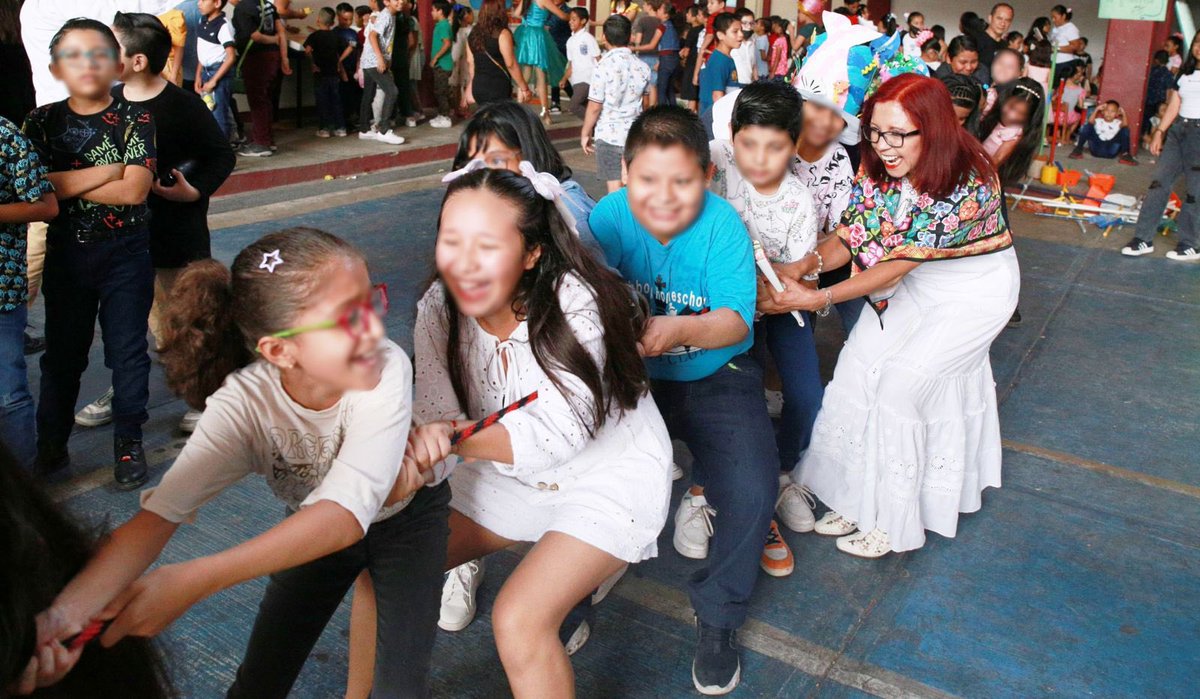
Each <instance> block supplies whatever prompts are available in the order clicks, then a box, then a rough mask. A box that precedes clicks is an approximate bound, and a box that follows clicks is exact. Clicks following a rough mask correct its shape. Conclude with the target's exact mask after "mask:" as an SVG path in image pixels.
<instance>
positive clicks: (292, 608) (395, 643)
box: [226, 483, 450, 699]
mask: <svg viewBox="0 0 1200 699" xmlns="http://www.w3.org/2000/svg"><path fill="white" fill-rule="evenodd" d="M449 518H450V485H449V484H448V483H442V484H441V485H439V486H437V487H434V488H422V489H421V490H420V491H419V492H418V493H417V494H416V497H414V498H413V500H412V502H410V503H409V504H408V507H406V508H404V509H403V510H401V511H400V512H399V513H398V514H396V515H393V516H392V517H390V518H388V519H386V520H384V521H382V522H377V523H375V524H372V525H371V528H370V529H369V530H368V531H367V535H366V536H365V537H363V538H362V540H360V541H359V542H358V543H356V544H354V545H353V546H351V547H349V548H346V549H343V550H341V551H338V552H336V553H331V554H329V555H328V556H325V557H324V558H318V559H317V560H315V561H312V562H310V563H305V564H304V565H301V566H297V567H295V568H292V569H290V570H285V571H283V572H280V573H276V574H274V575H272V576H271V582H270V583H268V585H267V591H266V593H265V594H264V595H263V599H262V603H261V604H260V605H259V608H258V617H257V618H255V620H254V630H253V631H252V632H251V633H250V641H249V643H248V644H247V647H246V657H245V658H244V659H243V660H242V665H241V667H239V668H238V671H237V679H236V680H235V681H234V683H233V686H232V687H230V688H229V692H228V694H227V695H226V696H227V697H228V698H229V699H235V698H236V699H275V698H278V699H283V698H284V697H286V696H287V694H288V692H289V691H290V690H291V688H292V684H293V683H294V682H295V681H296V676H297V675H299V674H300V669H301V668H302V667H303V666H304V661H305V660H306V659H307V658H308V654H309V653H310V652H311V651H312V648H313V645H314V644H316V642H317V638H319V637H320V635H321V632H322V631H323V630H324V629H325V625H326V624H328V623H329V618H330V617H332V616H333V613H334V611H336V610H337V608H338V605H340V604H341V602H342V598H343V597H345V596H346V591H347V590H349V589H350V586H351V585H352V584H353V583H354V579H355V578H357V577H358V574H359V573H361V572H362V571H363V569H366V570H368V571H370V573H371V581H372V582H373V583H374V586H375V604H376V608H377V609H378V612H377V615H378V616H377V618H378V626H377V630H376V641H375V648H376V650H375V653H376V658H375V685H374V688H373V689H372V690H371V696H372V697H374V699H393V698H405V699H407V698H409V697H427V696H429V663H430V656H431V655H432V653H433V641H434V637H435V635H436V633H437V620H438V614H439V610H440V600H441V594H442V579H443V578H442V573H443V571H444V570H445V569H446V544H447V541H448V539H449V537H450V524H449Z"/></svg>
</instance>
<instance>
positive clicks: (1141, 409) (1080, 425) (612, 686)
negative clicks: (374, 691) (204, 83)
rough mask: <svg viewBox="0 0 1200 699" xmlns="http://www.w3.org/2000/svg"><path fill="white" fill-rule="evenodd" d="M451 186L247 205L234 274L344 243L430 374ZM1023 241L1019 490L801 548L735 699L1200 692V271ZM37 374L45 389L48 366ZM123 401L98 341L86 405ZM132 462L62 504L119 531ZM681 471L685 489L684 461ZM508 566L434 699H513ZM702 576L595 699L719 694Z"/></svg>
mask: <svg viewBox="0 0 1200 699" xmlns="http://www.w3.org/2000/svg"><path fill="white" fill-rule="evenodd" d="M564 145H567V146H569V145H570V144H569V142H565V144H564ZM566 154H567V156H568V160H569V162H570V163H571V165H572V166H573V167H575V168H576V171H577V176H578V178H579V179H580V180H581V181H582V182H583V183H584V184H585V186H586V187H587V188H588V190H589V191H591V192H592V193H593V194H594V195H598V194H600V193H602V192H603V185H602V183H600V182H598V181H597V180H596V179H595V176H594V174H593V173H594V167H593V165H592V163H591V161H590V159H589V158H587V157H585V156H583V155H582V154H581V153H580V152H579V151H578V150H577V149H576V150H570V151H566ZM1070 165H1072V166H1079V165H1080V163H1077V162H1074V161H1072V162H1070ZM1082 165H1085V166H1087V167H1089V168H1091V169H1093V170H1096V171H1111V172H1114V173H1115V174H1117V175H1118V183H1117V187H1116V190H1117V191H1122V192H1127V193H1130V194H1135V195H1140V194H1141V193H1143V192H1144V190H1145V186H1146V184H1147V183H1148V182H1149V180H1150V176H1151V172H1152V169H1153V165H1152V164H1151V163H1150V162H1149V161H1148V159H1147V160H1144V161H1143V163H1142V165H1141V166H1140V167H1138V168H1128V167H1122V166H1118V165H1117V164H1116V163H1115V162H1111V161H1110V162H1108V163H1103V162H1096V161H1085V162H1084V163H1082ZM444 169H445V164H441V165H438V164H434V165H427V166H415V167H411V168H406V169H402V170H391V171H384V172H378V173H372V174H369V175H363V176H360V177H358V178H357V179H356V180H353V181H348V180H336V181H333V182H317V183H311V184H307V185H297V186H293V187H288V188H280V189H275V190H270V191H266V192H256V193H253V194H243V195H236V196H230V197H225V198H223V199H220V200H218V201H216V202H214V206H213V211H214V213H213V217H212V223H213V226H214V233H213V249H214V253H215V254H216V255H217V256H218V257H219V258H221V259H223V260H225V261H229V260H230V259H231V258H232V257H233V255H234V254H235V253H236V252H237V251H238V250H239V249H241V247H242V246H243V245H245V244H247V243H249V242H250V241H252V240H253V239H255V238H256V237H258V236H259V235H261V234H263V233H266V232H269V231H272V230H276V229H279V228H283V227H287V226H296V225H305V226H316V227H319V228H324V229H326V230H330V231H332V232H335V233H338V234H340V235H342V236H345V237H346V238H348V239H350V240H351V241H353V242H354V243H355V244H356V245H358V246H359V247H361V248H362V249H363V250H364V251H365V252H366V253H367V255H368V257H369V259H370V260H371V265H372V275H373V277H374V278H375V279H377V280H379V281H385V282H387V283H388V285H389V287H390V289H391V294H392V297H393V312H392V314H391V315H390V316H389V317H388V319H387V325H388V330H389V333H390V335H391V337H392V338H393V339H395V340H396V341H397V342H399V343H400V344H401V345H403V346H405V347H406V349H410V350H411V345H412V341H411V331H412V322H413V317H414V313H415V310H414V304H415V300H416V298H417V296H418V295H419V293H420V291H421V287H422V285H423V283H424V282H425V281H426V280H427V279H428V277H429V273H430V272H431V271H432V262H431V256H432V241H433V233H434V225H435V221H436V216H437V210H438V206H439V203H440V200H441V185H440V184H439V182H438V179H439V177H440V175H439V174H438V171H439V170H441V171H444ZM1013 225H1014V229H1015V231H1016V234H1017V237H1018V241H1017V251H1018V254H1019V257H1020V262H1021V269H1022V281H1023V288H1022V293H1021V311H1022V313H1023V314H1024V324H1023V326H1021V327H1020V328H1016V329H1010V330H1006V331H1004V333H1003V334H1002V335H1001V336H1000V338H999V339H998V340H997V341H996V343H995V345H994V346H993V349H992V357H993V364H994V370H995V375H996V381H997V391H998V392H999V396H1000V399H1001V401H1002V404H1001V420H1002V430H1003V435H1004V439H1005V442H1004V445H1005V451H1004V458H1005V473H1004V487H1003V488H1002V489H999V490H990V491H988V492H987V493H986V494H985V496H984V506H983V509H982V511H980V512H979V513H977V514H973V515H966V516H963V517H962V519H961V520H960V528H959V533H958V536H957V538H956V539H953V540H951V539H944V538H942V537H939V536H937V535H933V534H931V535H930V537H929V541H928V543H927V545H926V546H925V547H924V548H923V549H921V550H919V551H915V552H910V553H907V554H904V555H894V554H893V555H889V556H887V557H885V558H883V559H880V560H877V561H864V560H859V559H855V558H851V557H849V556H846V555H843V554H840V553H838V552H837V551H836V549H835V548H834V545H833V541H832V540H829V539H825V538H823V537H819V536H815V535H797V534H793V533H791V532H785V535H786V538H787V540H788V542H789V543H790V544H791V546H792V548H793V551H794V552H795V555H796V572H795V573H794V574H793V575H792V576H791V577H788V578H783V579H773V578H770V577H768V576H766V575H765V574H764V575H762V576H761V578H760V583H759V586H758V589H757V591H756V594H755V598H754V600H753V604H752V614H751V616H752V621H751V622H750V623H749V624H747V626H746V627H745V628H744V629H743V631H742V634H741V641H742V644H743V647H744V652H743V656H742V662H743V681H742V685H741V687H740V688H739V689H738V690H737V691H736V693H735V694H734V696H742V697H751V696H754V697H760V696H761V697H767V696H772V697H801V696H803V697H828V698H834V697H861V696H880V697H901V696H921V697H926V696H927V697H942V696H964V697H981V696H986V697H1030V696H1070V697H1076V696H1078V697H1084V696H1088V697H1092V696H1097V697H1175V696H1186V695H1190V694H1194V692H1195V687H1196V686H1197V685H1198V684H1200V585H1198V584H1197V580H1198V576H1200V538H1198V537H1197V534H1196V532H1198V531H1200V468H1198V467H1200V457H1197V456H1196V454H1197V451H1196V444H1197V437H1200V430H1198V428H1197V417H1196V416H1197V414H1198V412H1200V410H1198V409H1200V371H1198V369H1197V366H1196V358H1197V357H1200V283H1198V280H1200V277H1198V276H1197V275H1200V265H1192V266H1189V265H1187V264H1181V263H1175V262H1170V261H1167V260H1165V259H1163V257H1162V256H1163V254H1164V252H1165V250H1167V249H1170V247H1172V246H1173V242H1174V241H1173V239H1164V238H1159V241H1161V242H1160V243H1159V249H1158V250H1157V251H1156V253H1155V254H1154V255H1153V256H1150V257H1147V258H1141V259H1127V258H1123V257H1122V256H1120V254H1119V253H1118V250H1119V248H1120V246H1121V244H1123V243H1124V241H1125V240H1126V239H1127V238H1128V237H1129V236H1130V235H1131V229H1126V230H1125V231H1119V232H1115V233H1113V234H1112V235H1111V236H1109V237H1108V238H1104V237H1102V236H1101V235H1100V233H1099V232H1098V231H1096V230H1095V229H1094V228H1092V227H1089V228H1088V230H1087V231H1086V232H1081V231H1080V230H1079V227H1078V226H1077V225H1075V224H1074V223H1072V222H1064V221H1057V220H1052V219H1047V218H1041V217H1035V216H1032V215H1030V214H1026V213H1023V212H1015V213H1014V214H1013ZM818 339H819V344H820V349H821V357H822V362H823V371H824V372H825V374H826V375H828V374H829V373H831V371H832V367H833V363H834V362H835V361H836V356H837V351H838V349H839V347H840V344H841V342H842V334H841V330H840V327H838V325H837V323H836V322H822V323H821V324H820V325H819V332H818ZM31 374H32V376H31V378H32V379H33V381H34V384H33V385H34V386H35V387H36V385H37V383H36V381H37V374H38V371H37V367H36V362H34V363H33V365H32V366H31ZM107 385H108V376H107V372H106V371H105V370H104V368H103V362H102V357H101V354H100V343H99V342H97V343H96V346H95V347H94V348H93V353H92V367H91V368H90V369H89V370H88V372H87V374H86V376H85V381H84V391H83V394H82V395H81V396H80V405H81V406H82V405H83V404H84V403H86V402H88V401H89V400H91V399H92V398H94V397H95V396H96V395H98V394H99V393H100V392H101V391H102V390H103V389H104V388H105V387H106V386H107ZM151 406H152V408H151V421H150V423H149V424H148V425H147V434H146V442H147V450H148V452H149V455H150V458H151V461H152V463H153V465H154V467H153V474H152V475H153V477H154V478H155V479H157V477H158V476H160V475H161V473H162V472H163V471H164V470H165V469H166V468H167V467H168V466H169V465H170V462H171V459H172V458H173V457H174V455H175V454H177V453H178V449H179V447H180V445H181V444H182V438H181V436H180V434H179V433H178V432H177V431H176V423H177V422H178V419H179V417H180V416H181V415H182V414H183V412H184V410H185V408H184V406H183V404H182V403H181V402H180V401H179V400H177V399H175V398H174V397H173V396H171V395H170V394H169V393H168V392H167V390H166V388H165V386H164V385H163V380H162V376H161V372H160V371H159V370H158V368H157V367H156V368H155V373H154V375H153V379H152V391H151ZM110 439H111V437H110V433H109V430H108V428H99V429H94V430H80V431H78V432H77V433H76V434H75V435H74V436H73V438H72V441H71V449H72V452H73V456H74V458H75V466H74V467H73V471H72V474H71V476H70V478H69V479H66V480H62V481H60V482H57V483H55V484H53V485H52V488H53V490H54V493H55V495H56V497H58V498H59V499H60V500H63V501H64V502H65V503H66V504H67V506H68V507H69V508H70V509H71V511H72V512H74V513H75V514H77V515H78V516H79V517H81V518H83V519H84V520H86V521H89V522H108V523H109V524H110V525H112V526H115V525H116V524H119V523H120V522H122V521H124V520H125V519H126V518H127V517H129V516H130V515H131V514H133V512H134V511H135V510H136V508H137V496H136V494H133V493H122V492H118V491H116V490H115V489H114V488H113V487H112V484H111V472H110V469H109V466H108V464H109V459H110V458H111V448H110V444H111V441H110ZM680 463H681V464H683V465H684V466H685V468H686V467H687V463H688V459H687V457H686V454H681V456H680ZM682 487H683V486H682V485H681V484H677V485H676V492H675V496H674V500H675V502H677V500H678V497H679V495H680V493H681V490H682ZM673 509H674V503H673V507H672V511H673ZM281 510H282V508H281V507H280V506H279V505H278V503H277V502H276V501H275V500H274V499H273V498H272V497H271V495H270V493H269V491H268V489H267V488H266V486H265V484H264V483H262V482H261V481H258V480H247V481H245V482H242V483H239V484H237V485H236V486H234V487H232V488H230V489H229V490H228V491H227V492H226V493H224V494H223V495H221V496H220V497H219V498H217V499H216V500H215V501H213V502H212V503H211V504H210V505H209V506H207V507H206V508H205V509H204V510H203V511H202V512H201V514H200V516H199V518H198V521H197V523H196V524H195V525H194V526H186V527H183V528H181V529H180V531H179V533H178V535H177V536H176V537H175V539H174V540H173V541H172V542H171V544H170V545H169V546H168V548H167V550H166V553H165V555H164V561H168V562H171V561H180V560H185V559H189V558H194V557H197V556H202V555H206V554H209V553H212V552H215V551H217V550H220V549H222V548H225V547H228V546H231V545H233V544H235V543H237V542H240V541H242V540H244V539H245V538H247V537H249V536H252V535H254V534H255V533H257V532H260V531H262V530H264V529H266V528H267V527H269V526H271V525H272V524H274V523H275V522H277V521H278V520H279V518H280V515H281ZM718 526H719V524H718ZM492 559H493V560H490V561H489V569H488V575H487V580H486V582H485V583H484V585H483V587H482V589H481V592H480V608H479V615H478V618H477V620H476V621H475V623H474V624H472V625H471V626H470V627H468V628H467V629H466V630H464V631H462V632H459V633H456V634H446V633H442V634H440V635H439V638H438V642H437V646H436V648H435V656H434V670H433V685H434V693H435V695H436V696H442V697H502V696H507V695H508V689H507V684H506V682H505V679H504V674H503V670H502V668H501V666H500V662H499V659H498V656H497V654H496V651H495V647H494V644H493V640H492V633H491V628H490V622H489V610H490V607H491V603H492V601H493V600H494V598H495V594H496V591H497V590H498V589H499V586H500V585H501V584H502V583H503V581H504V579H505V576H506V574H507V573H508V572H509V571H510V570H511V569H512V567H513V566H514V565H515V563H516V561H517V560H518V557H517V554H516V553H511V552H503V553H500V554H496V555H494V556H493V557H492ZM697 565H698V564H697V562H694V561H689V560H687V559H684V558H682V557H680V556H679V555H678V554H677V553H676V552H675V551H674V549H673V548H672V546H671V524H670V523H669V522H668V525H667V529H666V530H665V531H664V532H663V533H662V536H661V537H660V542H659V557H658V558H656V559H654V560H651V561H649V562H646V563H643V564H641V565H638V566H635V567H633V568H632V569H631V570H630V572H629V573H628V574H627V576H626V577H625V579H624V580H623V581H622V582H621V583H620V584H619V585H618V586H617V587H616V588H615V590H614V592H613V594H612V595H611V596H610V597H609V598H608V600H606V601H605V602H604V603H603V604H602V605H601V606H600V607H599V609H598V610H597V611H598V614H597V623H596V625H595V628H594V630H593V636H592V640H591V642H590V643H589V644H588V645H587V646H586V647H585V648H584V649H583V650H582V651H581V652H580V653H579V654H578V655H577V656H576V657H575V659H574V667H575V671H576V674H577V685H578V689H579V695H580V696H583V697H688V696H696V694H695V692H694V690H693V689H692V683H691V677H690V662H691V652H692V637H693V629H692V623H691V619H692V617H691V610H690V607H689V604H688V600H687V596H686V593H685V590H684V581H685V580H686V578H687V575H688V573H689V572H690V571H691V570H693V569H695V568H696V567H697ZM547 584H553V583H552V581H547ZM263 586H264V582H263V581H262V580H257V581H254V582H251V583H247V584H244V585H241V586H238V587H236V588H233V589H230V590H226V591H224V592H222V593H220V594H217V595H216V596H214V597H212V598H210V599H208V600H206V601H204V602H202V603H201V604H199V605H197V606H196V607H195V608H194V609H192V610H191V611H190V612H188V613H187V614H186V615H185V616H183V617H182V618H181V619H180V620H179V621H178V622H177V623H176V624H175V625H174V626H173V627H171V628H170V629H169V631H168V632H167V633H166V634H165V636H164V638H163V639H162V640H163V643H164V646H165V647H166V648H167V650H168V653H169V661H170V666H171V667H172V670H173V676H174V679H175V681H176V682H177V683H178V685H179V687H180V689H181V690H182V692H183V694H184V695H185V696H188V697H219V696H223V693H224V690H225V689H226V688H227V687H228V685H229V684H230V682H231V681H232V678H233V675H234V672H235V670H236V668H237V665H238V662H239V660H240V658H241V656H242V652H243V649H244V646H245V642H246V639H247V637H248V635H249V631H250V627H251V624H252V622H253V619H254V615H255V611H256V609H257V604H258V601H259V598H260V595H261V592H262V588H263ZM348 621H349V601H348V599H347V602H346V603H344V604H343V606H342V608H341V609H340V610H339V612H338V614H337V615H336V616H335V617H334V619H333V621H332V622H331V623H330V625H329V627H328V629H327V630H326V633H325V634H324V636H322V638H321V640H320V642H319V644H318V645H317V647H316V648H315V649H314V651H313V654H312V656H311V657H310V659H309V662H308V664H307V665H306V667H305V669H304V671H303V673H302V674H301V676H300V678H299V680H298V682H297V684H296V687H295V690H294V696H297V697H340V696H341V695H342V691H343V688H344V678H345V672H346V644H347V625H348ZM1188 687H1192V689H1191V690H1189V689H1188Z"/></svg>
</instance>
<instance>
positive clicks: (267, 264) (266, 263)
mask: <svg viewBox="0 0 1200 699" xmlns="http://www.w3.org/2000/svg"><path fill="white" fill-rule="evenodd" d="M281 264H283V258H282V257H280V256H279V251H278V250H272V251H271V252H264V253H263V258H262V262H260V263H258V268H259V269H265V270H267V272H269V273H271V274H275V268H276V267H278V266H279V265H281Z"/></svg>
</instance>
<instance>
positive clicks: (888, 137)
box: [867, 126, 921, 148]
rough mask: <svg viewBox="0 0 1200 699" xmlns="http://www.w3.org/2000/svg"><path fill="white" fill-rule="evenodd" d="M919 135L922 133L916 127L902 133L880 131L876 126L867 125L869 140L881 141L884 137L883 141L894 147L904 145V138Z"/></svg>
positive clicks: (872, 141)
mask: <svg viewBox="0 0 1200 699" xmlns="http://www.w3.org/2000/svg"><path fill="white" fill-rule="evenodd" d="M919 135H921V130H920V129H914V130H912V131H909V132H908V133H901V132H899V131H880V130H879V129H877V128H875V127H874V126H868V127H867V141H869V142H871V143H879V139H881V138H882V139H883V142H884V143H886V144H888V145H889V146H891V147H892V148H900V147H902V146H903V145H904V139H906V138H909V137H911V136H919Z"/></svg>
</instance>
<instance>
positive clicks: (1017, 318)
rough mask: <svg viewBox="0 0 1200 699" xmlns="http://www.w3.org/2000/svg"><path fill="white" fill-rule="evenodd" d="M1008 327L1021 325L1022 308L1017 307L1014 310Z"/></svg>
mask: <svg viewBox="0 0 1200 699" xmlns="http://www.w3.org/2000/svg"><path fill="white" fill-rule="evenodd" d="M1008 327H1010V328H1019V327H1021V309H1019V308H1017V309H1014V310H1013V314H1012V318H1009V319H1008Z"/></svg>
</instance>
